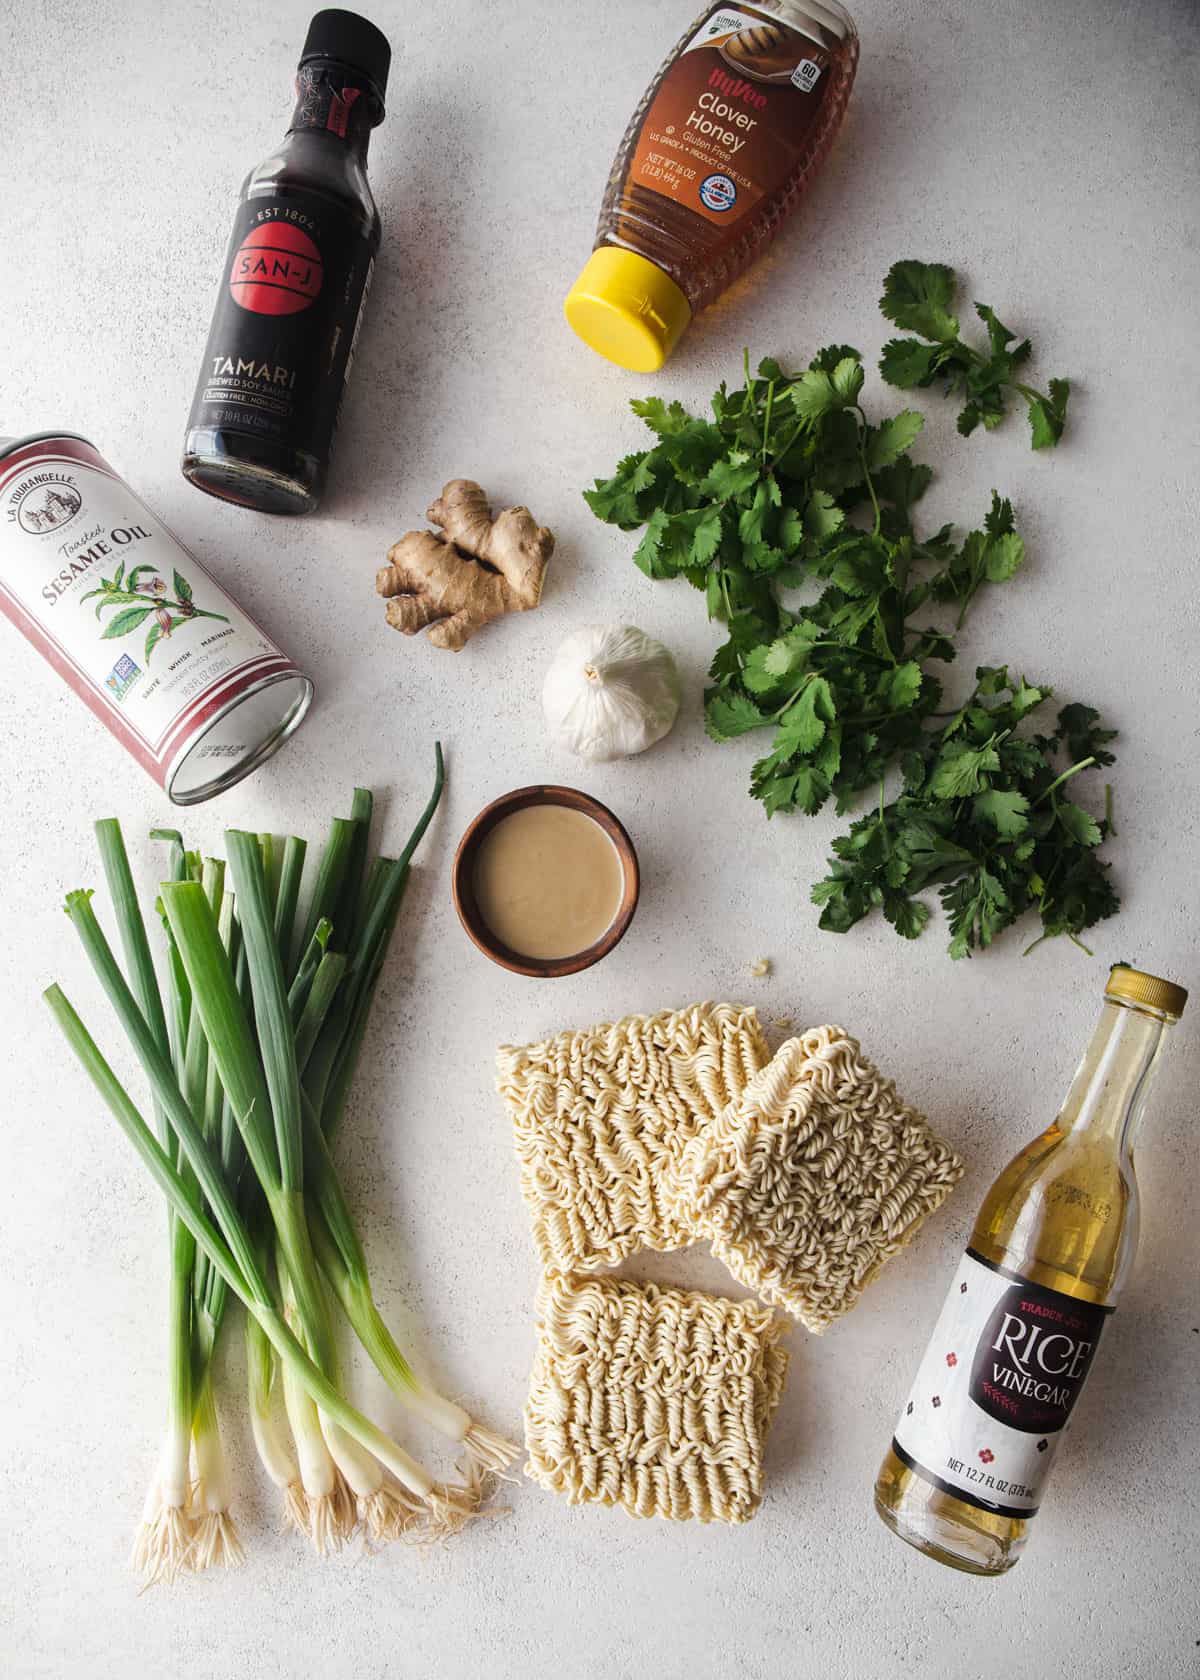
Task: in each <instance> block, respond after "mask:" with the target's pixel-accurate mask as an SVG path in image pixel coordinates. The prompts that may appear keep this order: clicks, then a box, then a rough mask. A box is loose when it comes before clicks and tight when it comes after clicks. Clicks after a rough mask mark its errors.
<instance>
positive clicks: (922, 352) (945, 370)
mask: <svg viewBox="0 0 1200 1680" xmlns="http://www.w3.org/2000/svg"><path fill="white" fill-rule="evenodd" d="M956 290H957V279H956V276H955V273H954V270H953V269H952V268H947V267H946V265H945V263H922V262H912V261H909V262H898V263H894V264H893V265H892V267H891V269H889V271H888V276H887V279H886V280H885V281H884V283H883V296H882V297H881V298H880V300H879V307H880V309H882V311H883V313H884V314H885V315H886V316H887V318H888V320H889V321H894V322H895V324H896V325H897V326H898V327H902V328H903V329H904V331H905V332H911V333H917V334H919V337H917V338H893V339H892V340H890V342H889V343H887V344H885V345H884V347H883V355H882V357H881V358H880V361H879V371H880V373H881V374H882V375H883V377H884V378H885V379H886V380H887V382H888V384H889V385H895V386H898V387H899V389H900V390H902V391H911V390H914V389H916V388H917V387H918V386H920V387H924V386H929V385H934V384H938V383H939V382H940V383H941V384H944V385H945V386H946V388H947V391H948V393H954V394H957V395H959V396H961V397H963V398H964V399H965V401H964V403H963V407H962V409H961V410H960V412H959V416H958V429H959V431H960V432H961V433H962V434H963V436H964V437H969V436H970V434H971V433H972V432H973V431H974V430H975V428H976V426H979V425H983V426H984V427H985V429H986V430H988V431H991V430H992V429H993V427H995V426H998V425H999V424H1000V422H1001V420H1003V418H1004V414H1005V403H1006V400H1007V393H1008V392H1009V391H1015V392H1017V394H1018V395H1019V396H1021V397H1023V398H1024V400H1025V404H1026V407H1027V410H1028V414H1029V428H1030V432H1031V434H1032V442H1033V447H1034V448H1035V449H1053V448H1054V446H1055V444H1056V443H1057V442H1058V440H1059V438H1060V437H1061V436H1062V434H1063V427H1064V425H1065V424H1066V418H1067V399H1068V397H1069V396H1070V395H1071V383H1070V380H1067V379H1052V380H1051V381H1050V387H1049V390H1048V391H1045V392H1043V391H1038V390H1035V389H1034V387H1033V386H1032V385H1024V384H1022V383H1021V381H1020V380H1019V379H1017V378H1015V377H1014V376H1015V374H1016V370H1017V369H1018V368H1019V367H1020V366H1021V364H1022V362H1024V361H1026V360H1027V359H1028V357H1029V353H1030V349H1031V346H1030V342H1029V340H1028V339H1027V338H1023V339H1022V340H1021V341H1020V343H1017V342H1016V338H1017V335H1016V333H1015V332H1012V331H1011V330H1010V329H1009V328H1008V327H1006V326H1005V325H1004V323H1003V321H1001V320H999V319H998V318H997V316H996V312H995V310H994V309H991V308H990V307H989V306H988V305H987V304H986V303H977V304H976V305H975V313H976V315H978V317H979V319H980V320H981V321H982V322H983V324H984V326H985V327H986V328H987V334H988V348H987V350H986V352H985V351H981V350H975V349H972V347H971V346H970V345H969V344H966V343H964V341H963V340H962V339H961V338H960V337H959V336H958V317H957V316H956V315H954V314H952V313H951V306H952V305H953V303H954V294H955V291H956ZM922 340H924V341H926V342H922Z"/></svg>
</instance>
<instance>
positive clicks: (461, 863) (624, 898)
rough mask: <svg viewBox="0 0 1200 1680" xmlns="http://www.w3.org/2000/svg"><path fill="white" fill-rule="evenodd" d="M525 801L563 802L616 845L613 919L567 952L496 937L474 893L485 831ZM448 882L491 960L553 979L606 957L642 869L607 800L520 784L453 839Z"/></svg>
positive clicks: (631, 906) (629, 915)
mask: <svg viewBox="0 0 1200 1680" xmlns="http://www.w3.org/2000/svg"><path fill="white" fill-rule="evenodd" d="M527 805H565V806H566V807H567V808H568V810H572V811H582V812H583V814H584V816H585V817H591V819H592V821H593V822H594V823H598V824H599V826H600V827H601V828H602V829H603V830H604V832H605V834H607V835H608V837H609V839H610V840H611V841H612V843H613V845H614V846H615V847H616V848H617V855H618V856H619V858H620V859H621V874H622V877H623V879H624V890H623V891H622V893H621V903H620V906H619V908H618V910H617V913H616V916H615V917H614V918H613V921H612V925H611V926H610V927H609V928H608V929H607V930H606V931H605V933H604V934H603V935H602V937H601V938H599V939H597V940H596V942H595V944H593V945H589V946H588V947H587V949H586V950H583V951H577V952H576V953H575V955H574V956H571V957H525V956H522V955H521V953H520V952H519V951H514V950H512V949H511V948H510V947H509V946H507V945H505V944H504V943H503V942H502V941H501V940H499V939H497V937H496V935H495V934H494V933H493V932H492V930H491V928H490V927H489V926H488V925H487V923H486V922H485V921H484V919H483V917H482V915H481V914H480V911H479V905H478V902H477V901H476V898H475V864H476V861H477V859H478V857H479V848H480V846H481V845H482V843H483V840H484V837H485V836H486V835H488V834H490V833H491V831H492V829H493V828H495V826H496V824H497V823H498V822H500V821H501V820H502V819H503V818H504V817H510V816H511V815H512V814H513V812H514V811H521V810H523V809H524V808H525V807H526V806H527ZM451 885H452V889H453V892H454V908H455V909H456V910H457V911H458V919H459V921H460V922H461V923H462V925H463V927H464V928H466V930H467V933H468V934H469V935H470V937H471V939H472V940H473V941H474V943H475V944H476V945H477V946H478V947H479V949H480V950H481V951H482V952H483V954H484V956H486V957H490V958H491V959H492V961H493V962H494V963H499V964H500V966H501V968H507V969H510V970H511V971H512V973H514V974H528V975H530V976H531V977H532V978H533V979H535V980H556V979H558V978H559V977H560V976H561V975H564V974H578V973H580V972H581V970H583V969H585V968H591V966H592V964H593V963H598V962H599V961H600V959H601V957H606V956H607V955H608V953H609V952H610V951H611V950H612V948H613V946H614V945H616V944H618V943H619V942H620V941H621V939H623V938H624V936H625V932H626V929H627V928H628V927H629V924H630V922H631V921H632V920H633V913H634V911H635V910H636V909H637V904H638V894H639V893H640V891H641V872H640V870H639V868H638V859H637V853H636V851H634V848H633V841H632V840H631V839H630V838H629V836H628V834H627V833H626V832H625V829H624V827H623V826H622V824H621V823H620V822H618V820H617V818H616V817H614V816H613V814H612V812H611V811H610V810H609V809H608V807H607V805H601V803H600V801H599V800H598V799H593V798H591V796H590V795H589V794H586V793H580V791H579V789H578V788H569V787H550V786H546V787H523V788H514V789H513V791H512V792H511V793H505V794H502V795H501V797H500V798H499V799H494V800H493V801H492V803H491V804H490V805H488V806H486V807H485V808H484V809H483V810H482V811H480V813H479V815H478V816H477V817H476V818H475V821H474V822H473V823H472V824H471V826H470V827H469V828H468V829H467V831H466V833H465V834H464V835H463V837H462V839H461V840H460V841H459V843H458V850H457V852H455V854H454V867H453V870H452V871H451Z"/></svg>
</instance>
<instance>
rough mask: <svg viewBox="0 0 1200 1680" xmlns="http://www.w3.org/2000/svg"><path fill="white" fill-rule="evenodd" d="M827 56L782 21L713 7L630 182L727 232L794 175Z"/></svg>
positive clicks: (645, 131)
mask: <svg viewBox="0 0 1200 1680" xmlns="http://www.w3.org/2000/svg"><path fill="white" fill-rule="evenodd" d="M829 63H830V52H829V48H828V47H827V46H826V45H824V44H823V43H822V42H820V41H819V40H817V39H816V38H815V37H810V36H808V35H806V34H803V33H802V32H801V31H800V30H799V29H797V28H794V27H793V26H791V25H790V24H788V23H786V22H785V21H784V20H783V19H782V18H779V17H775V16H769V15H759V14H756V13H754V12H749V11H743V10H741V9H740V8H738V7H729V6H717V7H714V8H713V10H712V11H711V12H710V13H709V14H708V16H707V17H706V18H705V19H704V21H703V22H702V23H701V25H700V27H699V29H697V31H696V33H695V34H694V35H693V37H692V39H691V40H690V41H689V42H688V44H687V46H686V47H685V48H684V50H683V51H682V52H681V53H680V54H679V56H678V57H677V58H676V59H675V61H674V63H672V64H670V65H669V66H668V68H667V70H666V72H665V74H664V76H663V78H662V81H661V82H660V83H659V85H658V87H657V89H656V90H655V93H654V97H653V99H652V100H651V101H650V105H649V108H648V109H647V111H646V115H645V118H644V119H643V122H642V126H641V130H640V132H639V134H638V137H637V142H636V145H635V148H634V155H633V159H632V161H631V163H630V166H629V182H630V185H632V186H640V187H643V188H645V189H646V190H647V191H649V192H655V193H658V194H659V195H660V196H661V197H664V198H670V199H672V200H674V202H675V203H676V204H680V205H683V206H685V207H686V208H687V209H689V210H692V211H694V212H695V213H696V214H697V215H699V216H702V217H704V219H705V220H706V221H710V222H713V223H714V224H717V225H719V226H721V227H723V228H725V229H726V230H727V231H732V230H733V229H734V228H735V227H736V225H737V224H738V223H740V222H741V221H742V219H743V217H745V216H746V215H747V214H749V212H750V211H752V210H753V209H754V207H755V206H756V205H757V204H759V203H760V202H761V200H762V199H763V198H765V197H767V196H768V195H769V194H771V193H774V192H777V191H780V190H781V189H783V188H784V187H785V186H786V184H787V183H788V181H789V180H790V179H791V178H792V176H793V175H794V173H795V171H796V169H797V166H798V163H799V160H800V159H801V157H802V155H803V153H804V150H805V148H806V147H807V146H808V145H810V143H811V140H812V135H813V132H814V130H815V128H816V125H817V123H818V120H819V118H820V116H821V112H822V109H823V108H824V106H825V105H826V104H827V102H828V101H827V99H826V97H825V95H826V93H827V91H828V89H829V86H830V82H831V78H830V77H828V76H825V75H824V74H823V72H824V71H825V70H826V69H827V68H828V65H829Z"/></svg>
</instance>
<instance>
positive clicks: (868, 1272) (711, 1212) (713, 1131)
mask: <svg viewBox="0 0 1200 1680" xmlns="http://www.w3.org/2000/svg"><path fill="white" fill-rule="evenodd" d="M962 1173H963V1163H962V1161H961V1160H960V1159H959V1157H958V1156H957V1155H956V1154H955V1152H954V1151H953V1150H952V1149H951V1148H950V1147H949V1145H948V1144H946V1143H943V1142H942V1140H941V1139H940V1138H939V1137H938V1136H937V1135H936V1134H935V1133H934V1132H933V1131H932V1130H931V1129H930V1127H929V1125H928V1123H927V1121H926V1119H925V1116H924V1115H923V1114H918V1113H917V1111H916V1110H915V1109H913V1108H909V1107H908V1106H907V1105H906V1104H905V1103H903V1102H902V1101H901V1100H900V1098H899V1096H898V1095H897V1093H896V1087H895V1086H894V1085H893V1084H892V1082H891V1080H890V1079H884V1078H883V1076H882V1075H881V1074H880V1073H879V1072H878V1070H877V1069H876V1068H875V1067H873V1066H872V1064H871V1063H870V1062H869V1061H868V1060H867V1059H866V1057H865V1056H864V1055H863V1053H862V1050H861V1048H860V1046H859V1044H858V1042H857V1040H855V1039H853V1038H851V1037H850V1035H849V1034H848V1033H847V1032H845V1030H844V1029H843V1028H841V1027H814V1028H813V1029H812V1030H811V1031H809V1032H806V1033H804V1034H803V1035H802V1036H801V1037H800V1038H793V1039H790V1040H789V1041H788V1042H787V1043H786V1044H784V1045H783V1046H782V1047H781V1049H780V1050H779V1052H778V1053H777V1055H776V1056H775V1058H774V1059H773V1060H772V1061H771V1063H770V1064H769V1065H768V1066H767V1067H764V1068H763V1069H762V1070H761V1072H759V1073H757V1074H755V1076H754V1077H753V1078H752V1079H751V1080H750V1082H749V1083H748V1084H747V1086H746V1088H745V1090H744V1091H743V1092H742V1094H741V1096H740V1097H739V1098H738V1099H736V1100H735V1101H734V1102H732V1103H731V1104H730V1105H729V1107H728V1108H727V1109H726V1110H725V1111H724V1113H723V1114H722V1115H721V1116H720V1118H719V1119H718V1120H717V1121H715V1122H714V1123H713V1124H712V1125H711V1126H708V1127H706V1128H705V1130H704V1131H703V1132H702V1133H700V1134H699V1135H697V1136H696V1137H695V1138H694V1139H693V1140H692V1141H691V1142H689V1144H688V1145H687V1147H686V1149H685V1150H684V1152H683V1155H682V1157H681V1160H680V1165H679V1168H678V1170H677V1172H676V1173H675V1174H674V1175H673V1176H672V1180H671V1194H672V1196H673V1197H674V1199H675V1204H676V1205H675V1214H676V1218H677V1219H678V1220H679V1221H680V1222H681V1223H682V1224H684V1225H688V1226H691V1227H692V1229H694V1230H695V1232H696V1234H697V1235H701V1234H702V1235H704V1236H706V1237H708V1238H709V1240H710V1241H711V1243H712V1248H713V1253H714V1254H716V1255H717V1257H718V1258H719V1259H720V1260H722V1261H723V1262H724V1263H725V1265H726V1266H728V1267H729V1270H730V1271H731V1272H732V1273H733V1275H734V1277H736V1278H739V1279H740V1280H741V1282H742V1283H744V1284H746V1285H747V1286H748V1287H749V1288H751V1289H753V1290H754V1291H755V1293H756V1294H757V1295H759V1296H761V1298H762V1299H763V1300H764V1301H770V1302H772V1303H774V1304H775V1305H776V1306H780V1307H784V1308H786V1310H787V1311H788V1312H790V1313H792V1314H794V1316H795V1317H796V1318H798V1319H800V1320H801V1322H802V1323H803V1324H805V1325H806V1326H807V1327H808V1329H810V1330H817V1331H820V1330H824V1329H826V1328H827V1327H828V1326H829V1325H830V1324H832V1323H833V1321H834V1319H836V1318H838V1317H840V1316H841V1314H842V1313H844V1312H846V1311H847V1309H848V1308H850V1307H852V1306H853V1305H854V1303H855V1301H857V1299H858V1297H859V1296H860V1295H861V1293H862V1291H863V1290H864V1289H865V1288H866V1286H867V1284H868V1283H870V1281H871V1279H872V1278H873V1277H874V1276H875V1275H876V1273H877V1272H878V1271H879V1269H880V1267H881V1266H882V1265H883V1264H884V1262H885V1261H886V1260H888V1259H890V1258H891V1256H892V1255H893V1254H896V1253H897V1252H898V1251H899V1250H900V1249H901V1248H903V1247H904V1245H905V1244H906V1243H907V1242H909V1241H910V1240H911V1239H912V1237H913V1236H914V1235H915V1233H916V1231H917V1229H918V1228H919V1227H920V1225H921V1224H922V1222H923V1221H924V1220H925V1219H926V1218H927V1217H928V1216H929V1214H931V1213H932V1212H933V1211H934V1210H935V1209H936V1208H938V1207H939V1206H940V1205H941V1203H942V1202H943V1201H944V1200H945V1198H946V1197H947V1196H948V1195H949V1193H950V1191H951V1190H952V1189H953V1188H954V1186H955V1185H956V1184H957V1183H958V1181H959V1179H960V1178H961V1177H962Z"/></svg>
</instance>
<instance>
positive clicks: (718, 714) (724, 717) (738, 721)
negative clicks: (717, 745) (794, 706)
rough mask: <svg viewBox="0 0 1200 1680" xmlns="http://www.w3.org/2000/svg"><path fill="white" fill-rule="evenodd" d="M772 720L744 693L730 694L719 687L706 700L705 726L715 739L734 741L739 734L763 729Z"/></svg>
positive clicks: (710, 735) (711, 737)
mask: <svg viewBox="0 0 1200 1680" xmlns="http://www.w3.org/2000/svg"><path fill="white" fill-rule="evenodd" d="M770 721H771V720H770V718H769V717H767V716H765V715H764V714H763V713H762V712H760V711H759V709H758V707H757V706H756V705H755V704H754V702H753V700H751V699H749V698H748V697H747V696H746V695H744V694H728V693H726V692H725V691H724V690H723V689H718V690H717V691H716V692H715V693H713V694H710V695H709V696H708V699H707V700H706V701H705V705H704V726H705V729H706V731H707V733H708V735H709V737H710V739H712V740H714V741H732V740H733V739H734V737H735V736H737V735H746V734H748V733H749V732H750V730H752V729H762V728H763V727H764V726H765V725H767V724H768V723H770Z"/></svg>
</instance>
